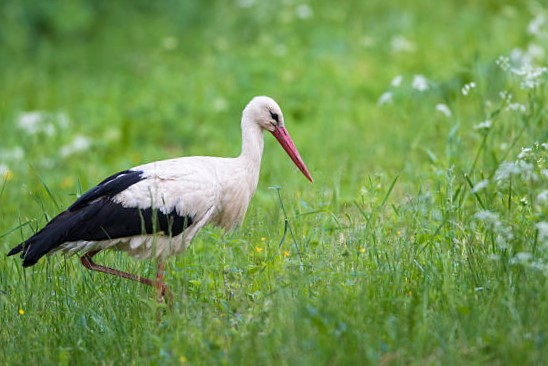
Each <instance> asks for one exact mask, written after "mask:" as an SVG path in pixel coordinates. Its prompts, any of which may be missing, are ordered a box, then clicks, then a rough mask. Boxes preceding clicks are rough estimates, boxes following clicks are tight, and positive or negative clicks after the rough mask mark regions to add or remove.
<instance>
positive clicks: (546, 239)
mask: <svg viewBox="0 0 548 366" xmlns="http://www.w3.org/2000/svg"><path fill="white" fill-rule="evenodd" d="M535 227H536V228H537V230H538V241H539V242H540V243H542V244H543V245H547V246H548V222H546V221H541V222H537V224H536V225H535Z"/></svg>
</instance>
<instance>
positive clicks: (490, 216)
mask: <svg viewBox="0 0 548 366" xmlns="http://www.w3.org/2000/svg"><path fill="white" fill-rule="evenodd" d="M474 218H475V219H477V220H479V221H483V222H485V223H486V224H489V225H494V224H496V223H498V222H499V215H498V214H497V213H495V212H492V211H489V210H481V211H478V212H476V213H475V214H474Z"/></svg>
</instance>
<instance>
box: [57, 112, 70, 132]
mask: <svg viewBox="0 0 548 366" xmlns="http://www.w3.org/2000/svg"><path fill="white" fill-rule="evenodd" d="M57 124H58V126H59V127H61V128H67V127H68V126H69V125H70V118H69V116H68V115H67V114H66V113H65V112H61V113H58V114H57Z"/></svg>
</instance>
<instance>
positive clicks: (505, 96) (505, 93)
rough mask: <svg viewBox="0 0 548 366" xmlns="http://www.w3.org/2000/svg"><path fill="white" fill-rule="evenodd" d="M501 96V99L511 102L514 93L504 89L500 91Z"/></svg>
mask: <svg viewBox="0 0 548 366" xmlns="http://www.w3.org/2000/svg"><path fill="white" fill-rule="evenodd" d="M499 96H500V99H502V100H504V101H506V102H510V101H511V100H512V98H513V95H512V93H510V92H509V91H507V90H503V91H501V92H500V93H499Z"/></svg>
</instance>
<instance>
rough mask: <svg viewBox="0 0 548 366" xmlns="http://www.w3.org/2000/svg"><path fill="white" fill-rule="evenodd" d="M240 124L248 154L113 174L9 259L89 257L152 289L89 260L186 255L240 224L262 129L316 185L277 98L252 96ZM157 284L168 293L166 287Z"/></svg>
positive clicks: (256, 175)
mask: <svg viewBox="0 0 548 366" xmlns="http://www.w3.org/2000/svg"><path fill="white" fill-rule="evenodd" d="M241 127H242V152H241V154H240V155H239V156H238V157H236V158H217V157H206V156H196V157H183V158H177V159H170V160H163V161H157V162H153V163H148V164H144V165H140V166H136V167H134V168H131V169H129V170H127V171H124V172H120V173H118V174H115V175H113V176H111V177H109V178H107V179H105V180H104V181H103V182H101V183H100V184H99V185H97V186H96V187H94V188H93V189H91V190H90V191H88V192H86V193H85V194H84V195H82V196H81V197H80V198H79V199H78V200H77V201H76V202H75V203H74V204H73V205H72V206H70V207H69V208H68V209H67V210H66V211H64V212H62V213H61V214H59V215H58V216H57V217H55V218H54V219H53V220H51V221H50V223H48V224H47V225H46V226H45V227H44V228H43V229H42V230H41V231H39V232H38V233H36V234H35V235H34V236H32V237H31V238H29V239H27V240H26V241H25V242H23V243H21V244H19V245H18V246H17V247H15V248H13V249H12V250H11V251H10V253H9V254H8V255H13V254H15V253H19V252H21V256H22V258H23V265H24V266H30V265H33V264H34V263H36V261H38V259H39V258H40V257H42V256H43V255H45V254H48V253H53V252H56V251H61V252H64V253H67V254H74V253H87V254H84V256H83V257H82V258H81V260H82V263H83V264H84V265H86V267H88V268H90V269H94V270H99V271H101V272H107V273H111V274H116V275H120V276H122V277H126V278H129V279H133V280H137V281H140V282H143V283H146V284H152V281H150V280H148V279H144V278H141V277H138V276H134V275H131V274H128V273H125V272H121V271H117V270H114V269H111V268H107V267H102V266H99V265H96V264H95V263H94V262H93V261H92V259H91V258H92V257H93V256H94V255H95V254H96V253H98V252H99V251H101V250H104V249H107V248H115V249H118V250H123V251H126V252H128V253H129V254H130V255H132V256H135V257H138V258H149V257H156V258H158V259H159V260H160V262H162V260H163V259H165V258H166V257H168V256H171V255H175V254H178V253H181V252H182V251H184V250H185V249H186V248H187V247H188V246H189V245H190V243H191V241H192V239H193V238H194V236H195V235H196V234H197V233H198V232H199V231H200V229H201V228H202V227H204V226H205V225H206V224H208V223H212V224H214V225H216V226H219V227H222V228H225V229H232V228H234V227H236V226H237V225H239V224H241V223H242V221H243V219H244V216H245V213H246V211H247V207H248V205H249V202H250V200H251V198H252V197H253V194H254V193H255V190H256V188H257V184H258V180H259V172H260V165H261V157H262V153H263V145H264V142H263V131H264V130H267V131H269V132H271V133H272V134H273V135H274V136H275V137H276V139H277V140H278V141H279V142H280V144H281V145H282V147H283V148H284V149H285V150H286V152H287V153H288V155H289V156H290V157H291V159H292V160H293V161H294V163H295V164H296V165H297V167H298V168H299V169H300V170H301V172H302V173H303V174H304V175H305V176H306V177H307V178H308V179H309V180H310V181H312V178H311V176H310V174H309V172H308V170H307V168H306V166H305V164H304V162H303V161H302V159H301V157H300V156H299V153H298V151H297V149H296V148H295V145H294V144H293V142H292V141H291V138H290V137H289V134H288V133H287V130H286V129H285V126H284V120H283V114H282V111H281V109H280V107H279V106H278V104H277V103H276V102H275V101H274V100H272V99H271V98H268V97H255V98H253V99H252V100H251V102H250V103H249V104H248V105H247V106H246V108H245V109H244V111H243V114H242V121H241ZM162 268H163V267H162ZM159 276H160V275H159ZM160 281H161V276H160ZM156 285H157V287H158V286H160V285H161V288H162V293H164V292H165V290H166V289H165V285H163V283H161V284H160V283H157V284H156Z"/></svg>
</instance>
